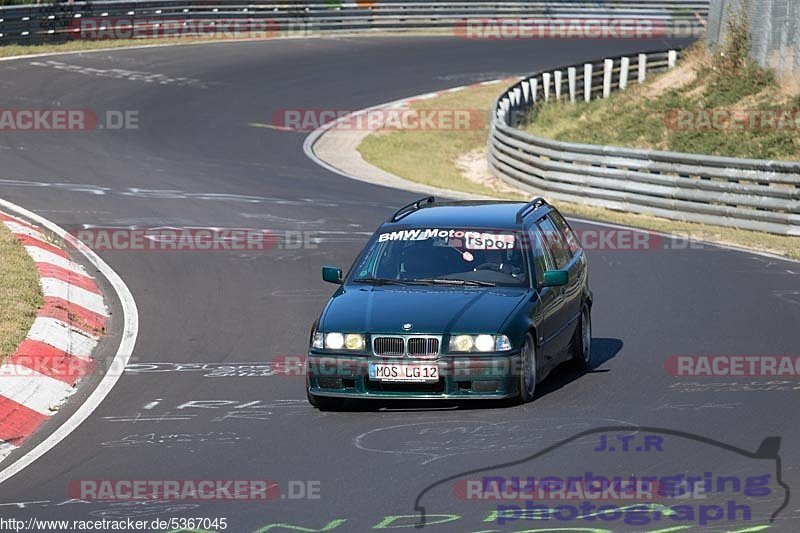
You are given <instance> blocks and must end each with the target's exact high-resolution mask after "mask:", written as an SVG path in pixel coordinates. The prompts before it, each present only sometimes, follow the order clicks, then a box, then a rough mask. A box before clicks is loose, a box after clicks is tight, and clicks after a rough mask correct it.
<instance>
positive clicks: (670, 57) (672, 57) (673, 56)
mask: <svg viewBox="0 0 800 533" xmlns="http://www.w3.org/2000/svg"><path fill="white" fill-rule="evenodd" d="M677 62H678V51H677V50H670V51H669V52H668V53H667V65H668V66H669V68H673V67H674V66H675V64H676V63H677Z"/></svg>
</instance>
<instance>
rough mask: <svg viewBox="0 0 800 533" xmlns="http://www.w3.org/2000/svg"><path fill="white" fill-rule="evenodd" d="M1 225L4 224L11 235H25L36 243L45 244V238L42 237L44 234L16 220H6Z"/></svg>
mask: <svg viewBox="0 0 800 533" xmlns="http://www.w3.org/2000/svg"><path fill="white" fill-rule="evenodd" d="M3 224H5V225H6V227H7V228H8V229H9V230H10V231H11V233H14V234H15V235H27V236H28V237H32V238H34V239H36V240H38V241H41V242H43V243H47V238H46V237H45V236H44V233H41V232H40V231H38V230H35V229H33V228H31V227H30V226H28V225H26V224H22V223H20V222H17V221H16V220H6V221H4V222H3Z"/></svg>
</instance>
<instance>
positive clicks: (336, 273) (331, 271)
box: [322, 266, 342, 285]
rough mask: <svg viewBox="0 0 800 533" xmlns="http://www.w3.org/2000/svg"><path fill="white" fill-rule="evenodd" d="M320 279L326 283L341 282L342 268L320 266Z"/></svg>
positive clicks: (339, 283)
mask: <svg viewBox="0 0 800 533" xmlns="http://www.w3.org/2000/svg"><path fill="white" fill-rule="evenodd" d="M322 279H323V280H324V281H327V282H328V283H335V284H336V285H341V284H342V269H341V268H337V267H332V266H324V267H322Z"/></svg>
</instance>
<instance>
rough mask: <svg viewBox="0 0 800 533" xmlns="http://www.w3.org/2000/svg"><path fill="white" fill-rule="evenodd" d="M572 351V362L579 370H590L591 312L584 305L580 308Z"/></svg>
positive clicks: (587, 306) (586, 305)
mask: <svg viewBox="0 0 800 533" xmlns="http://www.w3.org/2000/svg"><path fill="white" fill-rule="evenodd" d="M572 350H573V351H572V361H573V363H574V364H575V366H576V367H577V368H578V369H579V370H589V369H590V368H592V311H591V309H590V308H589V305H588V304H586V303H584V304H583V307H582V308H581V317H580V319H579V323H578V327H577V328H576V329H575V340H574V342H573V348H572Z"/></svg>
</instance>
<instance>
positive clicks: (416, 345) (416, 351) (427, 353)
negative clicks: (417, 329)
mask: <svg viewBox="0 0 800 533" xmlns="http://www.w3.org/2000/svg"><path fill="white" fill-rule="evenodd" d="M408 355H410V356H415V357H433V356H436V355H439V339H436V338H433V337H412V338H410V339H408Z"/></svg>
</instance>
